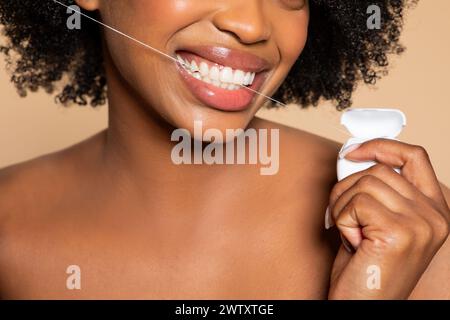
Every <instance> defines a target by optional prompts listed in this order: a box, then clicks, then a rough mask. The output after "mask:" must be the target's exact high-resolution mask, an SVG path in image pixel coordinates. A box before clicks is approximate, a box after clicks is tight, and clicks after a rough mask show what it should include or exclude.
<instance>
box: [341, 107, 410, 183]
mask: <svg viewBox="0 0 450 320" xmlns="http://www.w3.org/2000/svg"><path fill="white" fill-rule="evenodd" d="M341 124H342V125H343V126H345V127H346V128H347V130H348V131H349V132H350V134H351V135H352V137H351V138H350V139H349V140H348V141H347V142H346V143H345V144H344V145H343V147H342V149H341V150H343V149H345V148H346V147H348V146H350V145H353V144H356V143H363V142H366V141H369V140H373V139H378V138H384V139H393V140H397V139H396V138H397V137H398V135H399V134H400V133H401V132H402V130H403V127H404V126H406V116H405V114H404V113H403V112H402V111H400V110H397V109H349V110H347V111H345V112H344V114H343V115H342V117H341ZM375 164H376V162H375V161H367V162H355V161H350V160H347V159H338V162H337V175H338V180H339V181H341V180H342V179H344V178H346V177H347V176H349V175H352V174H353V173H356V172H359V171H363V170H366V169H368V168H370V167H372V166H373V165H375ZM395 170H396V171H397V172H398V173H400V170H399V169H395Z"/></svg>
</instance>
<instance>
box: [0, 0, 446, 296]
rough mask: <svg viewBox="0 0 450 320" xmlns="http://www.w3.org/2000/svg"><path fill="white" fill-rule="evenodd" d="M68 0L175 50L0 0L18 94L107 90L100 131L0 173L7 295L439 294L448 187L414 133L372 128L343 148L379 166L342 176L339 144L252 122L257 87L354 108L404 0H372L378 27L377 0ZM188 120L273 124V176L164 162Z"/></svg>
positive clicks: (86, 95)
mask: <svg viewBox="0 0 450 320" xmlns="http://www.w3.org/2000/svg"><path fill="white" fill-rule="evenodd" d="M62 4H65V5H71V4H74V2H73V1H68V0H67V1H62ZM76 4H77V5H79V6H80V7H81V8H82V10H83V13H84V14H87V15H90V16H91V17H94V18H95V19H100V20H101V21H102V22H103V23H105V24H106V25H108V26H112V27H113V28H116V29H117V30H120V31H121V32H123V33H125V34H127V35H130V36H132V37H133V38H135V39H139V40H140V41H142V42H144V43H147V44H150V45H152V46H153V47H155V48H156V49H158V50H160V51H161V52H164V53H165V54H167V55H169V56H171V57H176V56H177V55H178V56H179V57H180V58H179V59H181V60H179V61H180V62H178V63H177V62H174V61H173V60H171V59H168V58H166V57H162V56H161V55H159V54H156V53H155V52H154V51H152V50H149V49H148V48H146V47H145V46H141V45H139V44H137V43H136V42H133V41H131V40H130V39H127V38H125V37H123V36H121V35H118V34H117V33H115V32H112V31H111V30H109V29H100V27H99V26H98V25H97V24H95V23H93V22H91V21H90V20H88V19H82V21H81V29H77V28H75V29H73V30H72V29H71V28H67V25H68V23H67V21H66V20H67V19H68V17H69V15H68V14H67V12H66V8H65V7H63V6H61V5H60V4H58V3H56V2H54V1H39V2H37V1H31V0H29V1H20V2H18V1H12V0H2V1H1V2H0V17H1V20H0V21H1V23H2V24H3V25H4V27H5V33H6V35H7V36H8V38H9V40H10V43H9V44H8V45H7V46H6V47H4V48H3V51H4V52H5V53H6V54H7V57H9V61H10V63H12V64H13V65H15V66H16V67H15V69H14V73H13V79H12V80H13V82H14V83H15V84H16V86H17V87H18V89H19V91H20V92H21V93H22V94H26V92H27V91H29V90H31V91H33V90H37V89H38V88H41V87H42V88H45V89H46V90H48V91H49V92H51V91H52V90H53V89H54V87H55V84H56V83H57V81H59V80H61V79H64V81H65V82H64V83H65V87H64V88H63V90H62V92H61V93H59V94H58V96H57V97H58V99H59V101H60V102H62V103H64V104H68V103H76V104H80V105H85V104H87V103H91V104H92V105H93V106H97V105H100V104H103V103H104V102H105V101H106V98H107V100H108V104H109V127H108V129H106V130H105V131H103V132H100V133H98V134H97V135H95V136H93V137H91V138H89V139H88V140H86V141H83V142H81V143H79V144H77V145H75V146H72V147H70V148H68V149H66V150H62V151H60V152H57V153H53V154H49V155H45V156H43V157H40V158H38V159H34V160H32V161H28V162H25V163H21V164H18V165H15V166H12V167H9V168H5V169H3V170H2V171H1V173H0V177H1V178H0V226H1V227H0V230H1V232H0V237H1V241H0V243H1V245H0V270H1V271H0V292H1V296H2V297H3V298H9V299H16V298H19V299H20V298H31V299H34V298H94V299H95V298H107V299H108V298H157V299H179V298H181V299H216V298H219V299H228V298H233V299H241V298H243V299H281V298H287V299H325V298H330V299H346V298H361V299H368V298H382V299H406V298H448V297H449V295H450V287H449V283H448V277H449V271H448V261H449V258H450V247H449V244H448V241H447V242H446V239H447V236H448V221H449V208H448V205H447V203H446V198H445V196H446V197H447V201H448V199H449V198H450V193H449V192H448V190H447V189H445V188H444V187H443V186H440V184H439V182H438V180H437V178H436V176H435V174H434V172H433V169H432V166H431V164H430V160H429V159H428V157H427V155H426V152H425V151H424V149H423V148H421V147H419V146H413V145H408V144H405V143H400V142H396V141H386V140H375V141H372V142H368V143H366V144H363V145H361V146H359V148H357V149H355V147H352V148H351V149H347V150H342V152H341V153H340V156H346V157H347V158H348V159H353V160H356V161H357V160H377V162H379V164H378V165H376V166H374V167H372V168H371V169H368V170H366V171H363V172H360V173H357V174H354V175H352V176H350V177H348V178H347V179H345V180H343V181H341V182H339V183H336V172H335V164H336V157H337V155H338V152H339V145H338V144H337V143H335V142H333V141H329V140H326V139H323V138H320V137H317V136H314V135H312V134H309V133H306V132H302V131H299V130H294V129H290V128H287V127H284V126H281V125H278V124H275V123H272V122H269V121H264V120H261V119H257V118H255V117H254V116H255V113H256V112H257V110H259V109H260V108H261V107H262V106H263V105H264V104H265V102H266V101H267V99H266V98H265V97H264V96H263V95H267V96H271V95H274V97H275V98H276V99H283V100H284V101H294V102H299V103H300V104H302V105H303V106H307V105H310V104H316V103H317V102H318V101H319V99H320V98H325V99H330V100H334V101H336V102H337V106H338V108H339V109H343V108H345V107H348V106H349V105H350V102H351V93H352V91H353V89H354V88H355V84H356V82H357V81H358V80H359V79H362V80H364V81H365V82H367V83H374V82H375V81H376V79H377V78H378V76H379V74H380V73H382V72H383V71H384V70H385V68H386V66H387V55H388V54H389V53H399V52H401V49H402V48H401V46H400V45H399V43H398V38H399V30H400V28H401V25H402V15H403V13H404V9H405V7H406V5H407V4H406V3H405V2H403V1H394V0H384V1H378V8H379V9H380V13H381V16H382V20H383V23H382V24H381V26H380V29H377V28H375V29H373V30H369V29H367V19H368V15H367V14H366V11H367V8H368V7H369V5H371V4H373V1H357V2H355V1H352V2H348V1H338V0H335V1H330V0H328V1H322V0H315V1H309V2H308V1H306V0H252V1H245V2H242V1H239V0H227V1H222V0H217V1H216V0H215V1H202V0H168V1H156V0H154V1H153V0H152V1H149V0H127V1H119V0H117V1H105V0H77V1H76ZM72 14H73V12H72ZM101 30H102V31H101ZM15 53H18V54H19V56H17V55H15ZM193 62H195V65H196V66H194V67H193ZM205 66H206V67H205ZM187 67H189V68H191V67H192V68H193V69H190V70H188V69H187ZM196 67H198V70H197V69H196ZM225 70H226V71H225ZM230 70H231V71H230ZM230 72H232V73H231V74H232V75H233V78H232V80H233V81H231V78H230ZM224 73H225V74H224ZM237 73H238V75H236V74H237ZM247 74H249V75H247ZM235 81H236V82H235ZM106 85H107V87H108V91H107V92H106ZM231 85H232V86H231ZM245 87H247V88H245ZM252 90H253V91H252ZM254 91H259V92H261V93H262V94H263V95H259V94H256V93H254ZM199 122H200V123H201V125H202V127H203V129H204V130H207V129H215V130H216V131H214V132H220V133H224V132H226V130H229V129H254V130H256V131H257V132H261V131H262V130H264V129H266V130H267V129H278V130H279V141H280V145H279V154H280V160H279V170H278V172H277V174H274V175H270V176H264V175H261V174H260V170H259V169H260V166H258V165H252V164H247V165H206V164H202V165H177V164H175V163H174V161H173V159H172V158H171V155H172V151H173V148H174V145H175V142H174V141H172V139H171V135H172V133H173V132H174V130H176V129H178V128H181V129H185V131H184V132H185V133H189V134H191V136H192V134H193V132H194V127H195V124H196V123H199ZM208 142H210V140H209V139H207V138H205V139H204V144H203V148H207V146H208ZM216 142H217V141H216ZM226 142H230V141H222V143H226ZM392 167H402V175H398V174H397V173H395V172H394V171H393V170H392V169H391V168H392ZM327 207H328V209H327V210H326V208H327ZM325 212H327V214H326V217H325V220H326V226H327V227H332V226H333V225H335V227H333V228H329V229H330V230H328V231H327V230H325V227H324V215H325ZM341 239H342V241H343V243H344V244H342V245H341ZM406 261H407V263H405V262H406ZM74 266H75V269H74ZM70 270H76V271H77V273H78V275H79V276H81V280H80V281H78V285H77V286H75V287H71V286H70V285H69V284H70V283H69V282H70V281H68V277H70V276H71V275H72V274H71V271H70ZM66 271H68V272H69V274H67V273H66ZM368 272H369V274H368ZM371 277H372V278H371ZM371 281H372V282H371ZM372 284H373V285H372Z"/></svg>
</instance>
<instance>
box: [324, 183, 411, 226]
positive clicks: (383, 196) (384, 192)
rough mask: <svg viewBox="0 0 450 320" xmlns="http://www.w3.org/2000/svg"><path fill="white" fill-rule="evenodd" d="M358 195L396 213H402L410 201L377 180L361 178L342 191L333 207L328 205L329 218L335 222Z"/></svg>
mask: <svg viewBox="0 0 450 320" xmlns="http://www.w3.org/2000/svg"><path fill="white" fill-rule="evenodd" d="M359 193H364V194H368V195H370V196H371V197H372V198H374V199H376V200H377V201H379V202H381V203H383V204H384V206H385V207H387V208H388V209H389V210H392V211H394V212H398V213H400V212H402V211H404V208H405V207H406V206H407V205H408V201H410V200H408V199H406V198H405V197H403V196H402V195H401V194H400V193H398V192H397V191H396V190H395V189H393V188H392V187H391V186H389V185H388V184H386V183H385V182H383V181H382V180H380V179H379V178H377V177H375V176H371V175H367V176H363V177H361V178H360V179H359V180H358V181H357V182H356V183H355V184H354V185H353V186H352V187H350V188H349V189H347V190H346V191H344V192H343V193H342V194H341V195H340V197H339V198H338V199H337V200H336V202H335V203H334V204H333V205H330V210H331V216H332V217H333V219H334V220H335V221H336V219H338V217H339V215H340V213H341V211H342V210H343V209H344V208H345V206H347V204H348V203H349V202H350V201H351V200H352V199H353V198H354V197H355V196H356V195H357V194H359Z"/></svg>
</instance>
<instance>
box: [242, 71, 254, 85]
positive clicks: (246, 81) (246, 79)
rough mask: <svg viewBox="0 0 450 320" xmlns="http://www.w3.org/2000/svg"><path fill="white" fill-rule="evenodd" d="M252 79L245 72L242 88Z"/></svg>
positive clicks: (248, 73)
mask: <svg viewBox="0 0 450 320" xmlns="http://www.w3.org/2000/svg"><path fill="white" fill-rule="evenodd" d="M251 79H252V75H251V74H250V72H247V73H246V74H245V77H244V86H248V85H249V84H250V80H251Z"/></svg>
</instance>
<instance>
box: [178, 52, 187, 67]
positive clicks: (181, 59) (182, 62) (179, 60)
mask: <svg viewBox="0 0 450 320" xmlns="http://www.w3.org/2000/svg"><path fill="white" fill-rule="evenodd" d="M177 60H178V62H179V63H180V64H181V65H182V66H184V65H185V63H186V62H184V60H183V58H182V57H181V56H180V55H179V54H177Z"/></svg>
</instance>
